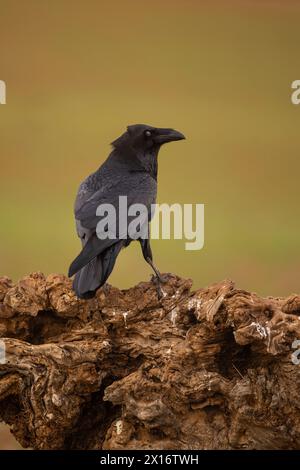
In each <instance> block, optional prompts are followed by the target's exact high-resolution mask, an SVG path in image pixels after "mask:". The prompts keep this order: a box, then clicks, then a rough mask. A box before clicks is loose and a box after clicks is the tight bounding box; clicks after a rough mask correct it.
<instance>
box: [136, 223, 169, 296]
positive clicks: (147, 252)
mask: <svg viewBox="0 0 300 470" xmlns="http://www.w3.org/2000/svg"><path fill="white" fill-rule="evenodd" d="M148 233H149V231H148ZM140 244H141V247H142V251H143V256H144V259H145V260H146V262H147V263H148V264H149V265H150V266H151V268H152V269H153V271H154V272H155V275H153V276H152V282H153V283H154V284H155V286H156V290H157V296H158V298H159V299H162V298H163V297H164V293H163V291H162V288H161V284H163V283H164V282H165V280H164V278H163V276H162V275H161V274H160V272H159V270H158V269H157V267H156V266H155V264H154V263H153V259H152V250H151V246H150V240H149V238H145V239H140Z"/></svg>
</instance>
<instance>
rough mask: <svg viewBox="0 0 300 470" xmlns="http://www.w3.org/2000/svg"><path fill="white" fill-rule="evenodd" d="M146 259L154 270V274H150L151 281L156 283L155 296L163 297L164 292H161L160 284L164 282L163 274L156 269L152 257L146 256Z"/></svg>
mask: <svg viewBox="0 0 300 470" xmlns="http://www.w3.org/2000/svg"><path fill="white" fill-rule="evenodd" d="M146 261H147V263H148V264H150V266H151V268H152V269H153V271H154V272H155V275H153V276H152V281H153V282H154V284H155V285H156V290H157V296H158V298H159V300H160V299H162V298H163V297H164V293H163V290H162V288H161V284H163V283H164V282H165V280H164V278H163V276H162V275H161V274H160V272H159V270H158V269H157V267H156V266H155V264H154V263H153V261H152V259H151V258H149V257H147V258H146Z"/></svg>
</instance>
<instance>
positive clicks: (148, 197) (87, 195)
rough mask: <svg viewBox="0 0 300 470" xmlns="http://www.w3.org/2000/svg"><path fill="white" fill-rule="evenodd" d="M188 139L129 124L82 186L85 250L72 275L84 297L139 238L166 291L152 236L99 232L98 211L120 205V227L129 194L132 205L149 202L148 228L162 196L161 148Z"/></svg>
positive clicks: (80, 224)
mask: <svg viewBox="0 0 300 470" xmlns="http://www.w3.org/2000/svg"><path fill="white" fill-rule="evenodd" d="M184 138H185V137H184V135H183V134H181V133H180V132H178V131H175V130H174V129H162V128H157V127H152V126H148V125H145V124H135V125H131V126H128V127H127V130H126V132H125V133H124V134H122V135H121V136H120V137H119V138H118V139H116V140H115V141H114V142H112V147H113V150H112V152H111V153H110V155H109V156H108V158H107V159H106V160H105V162H104V163H103V164H102V165H101V166H100V168H98V170H97V171H95V172H94V173H92V174H91V175H89V176H88V177H87V178H86V179H85V180H84V181H83V182H82V183H81V185H80V186H79V190H78V193H77V197H76V200H75V208H74V213H75V221H76V229H77V234H78V236H79V238H80V239H81V243H82V251H81V252H80V254H79V255H78V256H77V258H75V260H74V261H73V262H72V264H71V266H70V268H69V277H72V276H73V275H74V274H75V278H74V281H73V289H74V290H75V293H76V295H77V296H78V297H79V298H83V299H88V298H91V297H94V296H95V293H96V291H97V289H99V287H101V286H103V285H104V284H105V282H106V280H107V279H108V277H109V275H110V274H111V272H112V270H113V267H114V264H115V262H116V259H117V256H118V254H119V253H120V251H121V249H122V248H124V247H126V246H128V245H129V244H130V243H131V241H133V240H135V239H138V240H139V242H140V244H141V248H142V253H143V256H144V258H145V260H146V261H147V263H148V264H149V265H150V266H151V267H152V269H153V270H154V272H155V276H156V277H155V280H156V282H157V286H158V292H160V287H159V285H160V282H162V281H163V279H162V277H161V274H160V272H159V271H158V269H157V268H156V267H155V265H154V263H153V260H152V252H151V247H150V240H149V236H148V237H143V238H142V237H139V234H138V233H134V234H132V233H131V234H130V235H129V234H128V233H127V229H128V227H127V226H126V233H120V231H118V232H116V236H115V237H113V238H109V237H106V238H105V237H102V236H101V237H99V232H98V229H97V225H98V222H99V220H101V218H100V217H99V215H97V214H98V212H97V208H99V206H100V205H103V204H111V205H112V206H113V207H114V208H115V209H116V218H117V220H116V226H118V222H119V221H120V217H121V216H122V214H121V215H120V214H119V210H118V209H119V196H126V197H127V205H128V207H129V206H130V205H132V204H143V205H144V206H145V207H146V209H147V213H146V217H145V220H144V224H145V225H146V226H147V229H148V228H149V222H150V220H151V217H152V215H153V214H152V211H151V205H152V204H155V201H156V193H157V156H158V152H159V149H160V147H161V145H163V144H165V143H167V142H172V141H174V140H181V139H184ZM129 222H130V218H128V224H129ZM141 224H142V222H141ZM105 231H107V227H106V228H105V229H104V232H105ZM139 233H140V232H139Z"/></svg>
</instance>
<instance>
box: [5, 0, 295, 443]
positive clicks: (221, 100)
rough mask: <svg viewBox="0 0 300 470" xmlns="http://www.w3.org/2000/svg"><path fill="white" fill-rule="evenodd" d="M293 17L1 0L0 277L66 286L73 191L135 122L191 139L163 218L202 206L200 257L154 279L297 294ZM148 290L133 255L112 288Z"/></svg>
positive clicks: (172, 259)
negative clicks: (177, 208) (47, 276)
mask: <svg viewBox="0 0 300 470" xmlns="http://www.w3.org/2000/svg"><path fill="white" fill-rule="evenodd" d="M299 15H300V2H299V1H285V2H282V1H258V0H257V1H246V0H245V1H242V0H240V1H237V0H236V1H222V2H217V1H207V2H203V1H192V0H177V1H175V0H172V1H170V0H163V1H162V0H161V1H158V0H152V1H151V2H142V1H136V0H123V1H121V0H118V1H110V2H107V1H99V0H98V1H93V0H85V1H83V0H81V1H74V0H54V1H52V2H46V1H38V0H27V1H26V2H24V1H22V0H18V1H17V0H0V79H2V80H4V81H5V82H6V85H7V104H6V105H1V106H0V172H1V184H0V213H1V243H0V275H4V274H5V275H8V276H10V277H12V278H13V279H14V280H17V279H18V278H20V277H22V276H24V275H25V274H26V273H28V272H31V271H36V270H41V271H44V272H45V273H50V272H62V273H66V271H67V268H68V265H69V263H70V261H71V260H72V259H73V258H74V257H75V255H77V253H78V251H79V249H80V245H79V241H78V240H77V237H76V235H75V229H74V221H73V213H72V208H73V201H74V197H75V193H76V191H77V187H78V184H79V183H80V181H81V180H82V179H83V177H85V176H86V175H87V174H89V173H90V172H92V171H94V170H95V169H96V168H97V167H98V166H99V165H100V164H101V163H102V162H103V160H104V159H105V158H106V156H107V155H108V153H109V151H110V147H109V143H110V142H111V141H112V140H114V139H115V138H116V137H117V136H119V135H120V134H121V133H122V132H123V131H124V129H125V127H126V126H127V125H128V124H134V123H139V122H142V123H149V124H151V125H155V126H163V127H166V126H167V127H174V128H176V129H178V130H180V131H182V132H183V133H184V134H185V135H186V137H187V140H186V141H184V142H180V143H174V144H170V145H168V146H165V147H164V148H163V149H162V150H161V152H160V161H159V164H160V166H159V199H158V200H159V202H168V203H173V202H179V203H191V202H193V203H196V202H197V203H204V204H205V246H204V248H203V250H201V251H198V252H192V251H185V249H184V242H183V241H164V240H162V241H153V242H152V243H153V251H154V256H155V261H156V264H157V265H158V266H159V268H160V269H161V270H162V271H171V272H174V273H177V274H179V275H181V276H185V277H191V278H193V280H194V286H195V287H200V286H204V285H207V284H209V283H211V282H215V281H218V280H221V279H223V278H231V279H233V280H235V281H236V283H237V284H238V286H240V287H243V288H245V289H247V290H254V291H257V292H258V293H259V294H262V295H271V294H272V295H278V296H280V295H286V294H289V293H290V292H294V291H298V292H299V291H300V289H299V284H298V273H299V266H300V237H299V233H300V209H299V206H298V204H299V171H300V152H299V151H300V142H299V137H298V135H299V130H298V129H299V128H298V126H299V121H300V106H299V107H297V106H294V105H292V103H291V99H290V96H291V83H292V81H293V80H296V79H300V55H299V51H298V47H299V40H300V29H299ZM149 275H150V269H149V268H148V266H147V265H146V263H144V261H143V259H142V257H141V253H140V248H139V246H138V244H132V245H131V246H130V247H129V249H127V250H124V252H122V254H121V256H120V257H119V259H118V262H117V265H116V268H115V271H114V273H113V275H112V276H111V278H110V283H112V284H114V285H116V286H118V287H122V288H123V287H129V286H131V285H133V284H135V283H137V282H139V281H141V280H144V279H149ZM14 445H15V444H12V441H11V440H10V439H8V438H6V437H3V436H2V438H1V439H0V448H10V447H11V446H14Z"/></svg>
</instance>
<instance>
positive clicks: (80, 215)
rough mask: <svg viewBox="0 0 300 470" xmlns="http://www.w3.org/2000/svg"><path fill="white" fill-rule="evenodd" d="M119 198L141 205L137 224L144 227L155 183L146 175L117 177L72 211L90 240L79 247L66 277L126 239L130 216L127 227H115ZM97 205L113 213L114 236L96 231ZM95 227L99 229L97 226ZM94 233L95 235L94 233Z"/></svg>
mask: <svg viewBox="0 0 300 470" xmlns="http://www.w3.org/2000/svg"><path fill="white" fill-rule="evenodd" d="M119 196H127V207H128V208H129V207H130V206H132V205H133V204H143V206H144V207H145V208H146V213H144V216H142V217H141V219H140V220H141V225H146V224H147V226H148V221H149V220H150V218H151V204H153V203H155V199H156V181H155V180H154V179H153V178H151V177H150V176H149V175H148V174H141V173H132V174H127V175H124V177H122V178H117V179H116V180H115V182H114V183H112V184H110V185H107V186H106V187H105V188H102V189H100V190H99V191H97V192H95V193H94V194H93V195H92V196H91V197H90V198H89V199H88V200H87V201H86V202H85V203H83V204H82V205H81V207H80V208H79V209H77V210H76V211H75V217H76V219H77V220H79V221H80V224H81V226H83V227H85V228H86V229H88V230H89V231H90V237H89V239H88V241H87V242H86V244H85V246H84V247H83V249H82V251H81V253H80V254H79V255H78V256H77V258H76V259H75V260H74V261H73V263H72V264H71V266H70V269H69V276H72V275H73V274H75V273H76V272H78V271H79V270H80V269H81V268H82V267H83V266H85V265H86V264H88V263H89V262H90V261H91V260H92V259H94V258H95V257H96V256H98V255H99V254H100V253H102V252H103V251H104V250H106V249H107V248H109V247H110V246H112V245H114V244H115V243H117V242H119V241H120V240H123V239H126V238H127V237H128V232H127V230H128V224H130V222H132V220H133V219H134V216H133V215H131V216H128V224H127V225H126V226H122V227H121V228H120V227H119V222H120V214H119V202H120V201H119ZM101 204H111V205H112V206H113V207H114V208H115V213H116V237H115V238H107V237H105V235H103V231H102V233H101V232H99V230H97V225H98V223H99V221H100V220H101V217H99V216H97V214H96V212H97V209H98V207H99V206H100V205H101ZM98 227H99V226H98ZM97 231H98V233H97ZM135 235H136V237H137V238H138V234H135V233H133V232H131V233H130V236H129V238H131V239H134V238H135Z"/></svg>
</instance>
